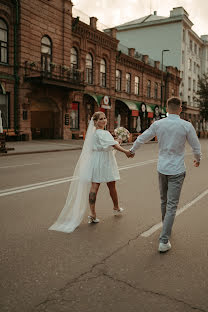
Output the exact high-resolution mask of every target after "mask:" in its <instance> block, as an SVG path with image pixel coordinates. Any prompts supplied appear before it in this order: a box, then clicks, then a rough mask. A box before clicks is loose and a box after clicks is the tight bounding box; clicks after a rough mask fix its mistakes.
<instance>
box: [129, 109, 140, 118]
mask: <svg viewBox="0 0 208 312" xmlns="http://www.w3.org/2000/svg"><path fill="white" fill-rule="evenodd" d="M131 116H133V117H137V116H139V111H138V110H132V111H131Z"/></svg>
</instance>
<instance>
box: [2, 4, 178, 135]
mask: <svg viewBox="0 0 208 312" xmlns="http://www.w3.org/2000/svg"><path fill="white" fill-rule="evenodd" d="M72 6H73V5H72V2H71V1H70V0H50V1H48V0H33V1H29V0H0V49H1V53H0V110H1V111H2V116H3V127H4V131H6V133H7V135H8V136H18V137H20V138H21V139H36V138H63V139H67V138H71V137H75V138H76V137H79V136H80V135H83V133H84V132H85V131H86V128H87V124H88V121H89V119H90V117H91V115H92V114H93V112H94V111H97V110H103V111H105V112H106V115H107V118H108V129H109V130H110V131H113V129H114V127H116V126H118V125H122V126H125V127H126V128H128V129H129V130H130V131H131V132H136V126H137V125H136V123H137V118H138V115H139V109H140V106H141V103H142V102H145V104H146V107H147V112H148V123H149V124H150V122H151V121H152V118H153V110H154V107H155V105H159V106H160V96H161V95H160V90H161V76H162V72H161V70H160V69H159V62H157V61H155V62H154V63H153V64H150V62H149V59H148V56H147V55H144V56H142V58H138V57H136V54H135V50H134V49H131V48H129V49H128V51H127V52H126V53H125V52H122V51H121V50H119V41H118V40H117V39H116V29H111V30H110V31H109V33H108V34H107V33H104V32H101V31H99V30H97V27H96V22H97V19H96V18H95V17H91V18H90V25H87V24H85V23H83V22H81V21H79V18H73V17H72ZM179 74H180V73H179V71H178V70H177V69H176V68H172V67H167V70H166V71H165V72H164V74H163V78H164V91H165V92H164V94H165V98H167V97H169V96H171V95H173V94H174V95H178V94H179V84H180V77H179V76H180V75H179Z"/></svg>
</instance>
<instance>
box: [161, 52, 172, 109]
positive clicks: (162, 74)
mask: <svg viewBox="0 0 208 312" xmlns="http://www.w3.org/2000/svg"><path fill="white" fill-rule="evenodd" d="M168 51H170V50H168V49H165V50H162V74H161V97H160V103H161V112H162V109H163V102H164V101H163V97H164V96H163V87H164V86H163V53H164V52H168Z"/></svg>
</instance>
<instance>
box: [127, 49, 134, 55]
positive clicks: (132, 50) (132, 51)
mask: <svg viewBox="0 0 208 312" xmlns="http://www.w3.org/2000/svg"><path fill="white" fill-rule="evenodd" d="M128 51H129V56H131V57H134V56H135V49H134V48H128Z"/></svg>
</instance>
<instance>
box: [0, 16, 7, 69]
mask: <svg viewBox="0 0 208 312" xmlns="http://www.w3.org/2000/svg"><path fill="white" fill-rule="evenodd" d="M0 49H1V51H0V62H1V63H6V64H7V63H8V27H7V25H6V23H5V22H4V20H3V19H0Z"/></svg>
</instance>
